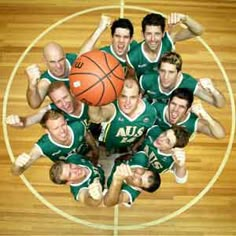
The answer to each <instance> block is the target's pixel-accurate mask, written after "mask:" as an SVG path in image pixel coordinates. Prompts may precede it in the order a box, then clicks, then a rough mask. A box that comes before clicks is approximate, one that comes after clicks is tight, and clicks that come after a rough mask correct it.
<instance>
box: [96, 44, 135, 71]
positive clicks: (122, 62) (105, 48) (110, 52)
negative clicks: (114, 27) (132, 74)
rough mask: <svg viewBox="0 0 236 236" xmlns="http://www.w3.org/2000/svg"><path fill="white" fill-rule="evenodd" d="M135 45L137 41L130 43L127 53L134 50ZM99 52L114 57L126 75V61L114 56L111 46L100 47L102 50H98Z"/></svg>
mask: <svg viewBox="0 0 236 236" xmlns="http://www.w3.org/2000/svg"><path fill="white" fill-rule="evenodd" d="M137 44H138V43H137V41H135V40H133V41H132V42H131V43H130V45H129V48H128V52H129V51H130V50H131V49H132V48H134V47H135V46H136V45H137ZM99 50H101V51H104V52H107V53H109V54H111V55H112V56H114V57H115V58H116V59H117V60H118V61H119V62H120V64H121V65H122V67H123V69H124V73H125V75H126V73H127V70H128V67H127V62H126V59H123V58H122V57H120V56H118V55H117V54H116V52H115V51H114V49H113V47H112V45H108V46H105V47H102V48H100V49H99Z"/></svg>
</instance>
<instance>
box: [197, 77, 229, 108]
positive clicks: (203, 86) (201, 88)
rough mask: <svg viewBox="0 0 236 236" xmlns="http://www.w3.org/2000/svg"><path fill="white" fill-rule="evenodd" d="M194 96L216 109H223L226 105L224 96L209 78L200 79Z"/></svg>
mask: <svg viewBox="0 0 236 236" xmlns="http://www.w3.org/2000/svg"><path fill="white" fill-rule="evenodd" d="M194 95H195V96H197V97H198V98H200V99H202V100H203V101H205V102H207V103H209V104H211V105H213V106H215V107H219V108H222V107H224V105H225V98H224V96H223V94H221V93H220V91H219V90H217V89H216V88H215V87H214V85H213V83H212V80H211V79H209V78H201V79H199V82H198V85H197V89H196V91H195V94H194Z"/></svg>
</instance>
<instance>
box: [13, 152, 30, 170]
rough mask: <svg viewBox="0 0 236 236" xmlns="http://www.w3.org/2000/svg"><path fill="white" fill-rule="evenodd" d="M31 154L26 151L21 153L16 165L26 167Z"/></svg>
mask: <svg viewBox="0 0 236 236" xmlns="http://www.w3.org/2000/svg"><path fill="white" fill-rule="evenodd" d="M29 159H30V156H29V155H28V154H26V153H22V154H21V155H19V156H18V157H17V159H16V161H15V165H16V166H18V167H24V166H25V165H26V164H27V162H28V161H29Z"/></svg>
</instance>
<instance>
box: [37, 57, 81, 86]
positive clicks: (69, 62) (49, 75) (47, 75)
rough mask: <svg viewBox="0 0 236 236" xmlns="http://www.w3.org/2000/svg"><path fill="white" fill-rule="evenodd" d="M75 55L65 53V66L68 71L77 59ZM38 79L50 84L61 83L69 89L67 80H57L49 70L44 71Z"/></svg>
mask: <svg viewBox="0 0 236 236" xmlns="http://www.w3.org/2000/svg"><path fill="white" fill-rule="evenodd" d="M77 56H78V55H77V54H75V53H67V54H66V64H67V66H68V71H70V70H71V66H72V64H73V63H74V61H75V59H76V58H77ZM40 79H42V80H47V81H48V82H49V83H50V84H51V83H52V82H55V81H62V82H64V83H65V84H66V86H67V87H68V88H69V87H70V84H69V78H68V77H66V78H59V77H56V76H54V75H53V74H52V73H51V72H50V71H49V70H47V71H45V72H44V73H43V74H42V75H41V77H40Z"/></svg>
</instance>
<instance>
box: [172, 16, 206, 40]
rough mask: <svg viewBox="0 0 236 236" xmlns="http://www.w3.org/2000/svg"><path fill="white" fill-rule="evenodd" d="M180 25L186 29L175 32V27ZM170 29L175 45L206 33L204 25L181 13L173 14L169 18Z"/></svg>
mask: <svg viewBox="0 0 236 236" xmlns="http://www.w3.org/2000/svg"><path fill="white" fill-rule="evenodd" d="M179 23H182V24H184V25H185V28H182V29H180V30H178V31H175V30H174V27H175V26H176V25H177V24H179ZM168 28H169V31H170V32H169V33H170V36H171V38H172V40H173V42H174V43H175V42H178V41H182V40H186V39H190V38H193V37H196V36H199V35H201V34H202V33H203V31H204V29H203V27H202V25H200V24H199V23H198V22H197V21H195V20H194V19H192V18H191V17H190V16H188V15H185V14H181V13H171V14H170V15H169V16H168Z"/></svg>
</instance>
